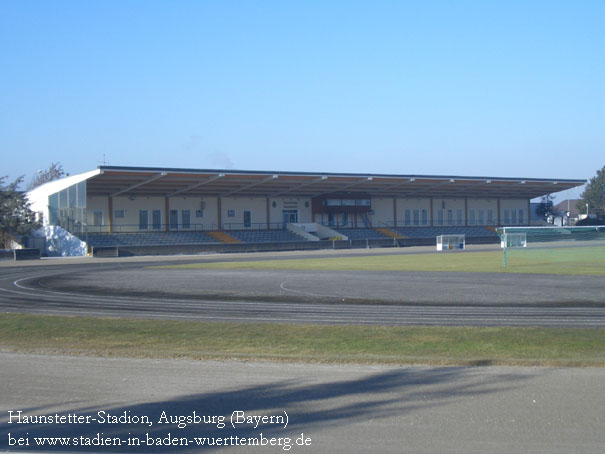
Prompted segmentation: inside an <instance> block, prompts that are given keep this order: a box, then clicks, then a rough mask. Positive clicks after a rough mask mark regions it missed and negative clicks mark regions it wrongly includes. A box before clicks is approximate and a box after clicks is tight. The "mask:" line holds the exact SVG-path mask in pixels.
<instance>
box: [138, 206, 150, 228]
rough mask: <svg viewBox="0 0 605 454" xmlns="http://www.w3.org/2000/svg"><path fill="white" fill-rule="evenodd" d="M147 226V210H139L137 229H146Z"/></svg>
mask: <svg viewBox="0 0 605 454" xmlns="http://www.w3.org/2000/svg"><path fill="white" fill-rule="evenodd" d="M148 228H149V213H148V212H147V210H139V230H147V229H148Z"/></svg>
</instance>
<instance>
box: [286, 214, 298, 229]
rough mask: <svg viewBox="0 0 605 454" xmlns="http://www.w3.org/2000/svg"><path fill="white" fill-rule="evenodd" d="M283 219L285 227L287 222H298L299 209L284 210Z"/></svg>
mask: <svg viewBox="0 0 605 454" xmlns="http://www.w3.org/2000/svg"><path fill="white" fill-rule="evenodd" d="M282 219H283V221H284V228H286V225H287V224H292V223H296V222H298V210H282Z"/></svg>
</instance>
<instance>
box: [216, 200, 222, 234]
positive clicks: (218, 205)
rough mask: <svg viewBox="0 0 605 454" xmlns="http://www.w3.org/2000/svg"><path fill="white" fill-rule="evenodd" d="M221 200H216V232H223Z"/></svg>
mask: <svg viewBox="0 0 605 454" xmlns="http://www.w3.org/2000/svg"><path fill="white" fill-rule="evenodd" d="M221 210H222V209H221V198H220V197H217V198H216V219H217V221H218V226H217V228H218V230H223V215H222V213H221Z"/></svg>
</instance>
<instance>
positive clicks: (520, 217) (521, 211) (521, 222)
mask: <svg viewBox="0 0 605 454" xmlns="http://www.w3.org/2000/svg"><path fill="white" fill-rule="evenodd" d="M523 215H524V213H523V209H521V210H519V224H524V223H525V221H524V220H523Z"/></svg>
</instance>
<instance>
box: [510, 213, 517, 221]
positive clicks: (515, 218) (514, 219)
mask: <svg viewBox="0 0 605 454" xmlns="http://www.w3.org/2000/svg"><path fill="white" fill-rule="evenodd" d="M511 214H512V215H513V216H512V219H511V223H512V224H516V223H517V210H511Z"/></svg>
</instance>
